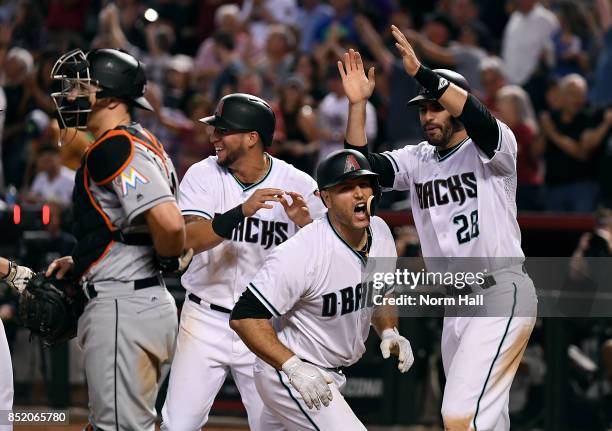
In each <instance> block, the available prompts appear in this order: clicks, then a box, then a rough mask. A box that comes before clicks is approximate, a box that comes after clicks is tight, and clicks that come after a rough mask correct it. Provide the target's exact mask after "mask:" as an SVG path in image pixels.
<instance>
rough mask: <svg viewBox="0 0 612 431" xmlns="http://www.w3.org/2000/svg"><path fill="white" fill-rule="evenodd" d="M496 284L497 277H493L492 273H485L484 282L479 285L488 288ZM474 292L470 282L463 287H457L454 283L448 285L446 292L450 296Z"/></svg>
mask: <svg viewBox="0 0 612 431" xmlns="http://www.w3.org/2000/svg"><path fill="white" fill-rule="evenodd" d="M496 284H497V282H496V281H495V277H493V276H492V275H485V276H484V277H483V282H482V284H479V285H478V286H479V287H480V288H481V289H488V288H489V287H492V286H495V285H496ZM473 292H474V291H473V290H472V288H471V287H470V286H469V285H468V284H466V285H465V286H463V287H462V288H458V287H455V286H453V285H447V286H446V294H447V295H448V296H456V295H469V294H471V293H473Z"/></svg>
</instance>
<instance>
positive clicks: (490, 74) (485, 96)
mask: <svg viewBox="0 0 612 431" xmlns="http://www.w3.org/2000/svg"><path fill="white" fill-rule="evenodd" d="M479 69H480V81H481V83H482V89H483V93H482V103H484V104H485V106H486V107H487V108H489V109H490V110H491V111H493V112H496V111H497V105H496V103H497V92H498V91H499V90H501V89H502V88H503V87H504V86H506V84H507V83H508V81H507V79H506V75H505V73H504V63H503V62H502V60H501V58H499V57H494V56H490V57H487V58H485V59H483V60H482V61H481V62H480V65H479Z"/></svg>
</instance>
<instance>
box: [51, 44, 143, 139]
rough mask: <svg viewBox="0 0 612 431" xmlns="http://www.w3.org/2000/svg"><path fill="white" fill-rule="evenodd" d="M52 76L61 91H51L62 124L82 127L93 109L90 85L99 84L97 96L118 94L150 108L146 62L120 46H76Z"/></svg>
mask: <svg viewBox="0 0 612 431" xmlns="http://www.w3.org/2000/svg"><path fill="white" fill-rule="evenodd" d="M51 78H52V79H53V80H54V81H56V82H57V83H58V84H59V89H60V91H57V92H54V93H52V94H51V96H52V98H53V101H54V102H55V106H56V109H57V116H58V121H59V126H60V128H66V127H76V128H80V129H83V128H85V127H86V126H87V119H88V116H89V113H90V112H91V104H90V102H89V89H88V85H96V86H98V87H100V91H98V92H97V93H96V97H97V98H98V99H101V98H105V97H116V98H119V99H122V100H124V101H125V102H126V103H128V104H130V105H134V106H137V107H139V108H142V109H147V110H149V111H152V110H153V107H152V106H151V104H150V103H149V102H148V101H147V99H145V98H144V90H145V84H146V82H147V79H146V76H145V72H144V66H143V65H142V63H140V62H139V61H138V60H136V58H134V57H133V56H131V55H130V54H128V53H126V52H123V51H120V50H118V49H96V50H93V51H90V52H89V53H87V54H85V53H84V52H83V51H82V50H80V49H75V50H73V51H70V52H68V53H66V54H64V55H62V56H61V57H60V58H59V59H58V60H57V61H56V62H55V65H54V66H53V70H52V71H51Z"/></svg>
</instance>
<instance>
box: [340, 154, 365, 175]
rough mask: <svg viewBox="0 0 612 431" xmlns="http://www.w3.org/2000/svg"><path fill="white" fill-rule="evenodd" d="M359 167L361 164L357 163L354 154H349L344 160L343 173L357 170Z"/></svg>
mask: <svg viewBox="0 0 612 431" xmlns="http://www.w3.org/2000/svg"><path fill="white" fill-rule="evenodd" d="M359 169H361V166H359V163H357V160H356V159H355V156H353V155H352V154H349V155H348V156H347V158H346V161H345V162H344V173H345V174H346V173H347V172H351V171H357V170H359Z"/></svg>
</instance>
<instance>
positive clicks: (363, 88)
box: [338, 49, 375, 103]
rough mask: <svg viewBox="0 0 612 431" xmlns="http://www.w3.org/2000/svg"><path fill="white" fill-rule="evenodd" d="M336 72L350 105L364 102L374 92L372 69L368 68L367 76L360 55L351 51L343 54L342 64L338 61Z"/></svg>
mask: <svg viewBox="0 0 612 431" xmlns="http://www.w3.org/2000/svg"><path fill="white" fill-rule="evenodd" d="M338 71H339V72H340V77H341V78H342V87H344V93H346V97H348V99H349V102H350V103H359V102H365V101H367V100H368V98H369V97H370V96H371V95H372V92H373V91H374V84H375V82H374V68H373V67H370V69H369V70H368V76H366V74H365V70H364V68H363V61H362V60H361V55H359V53H358V52H357V51H355V50H353V49H349V51H348V52H346V53H344V64H342V61H338Z"/></svg>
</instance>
